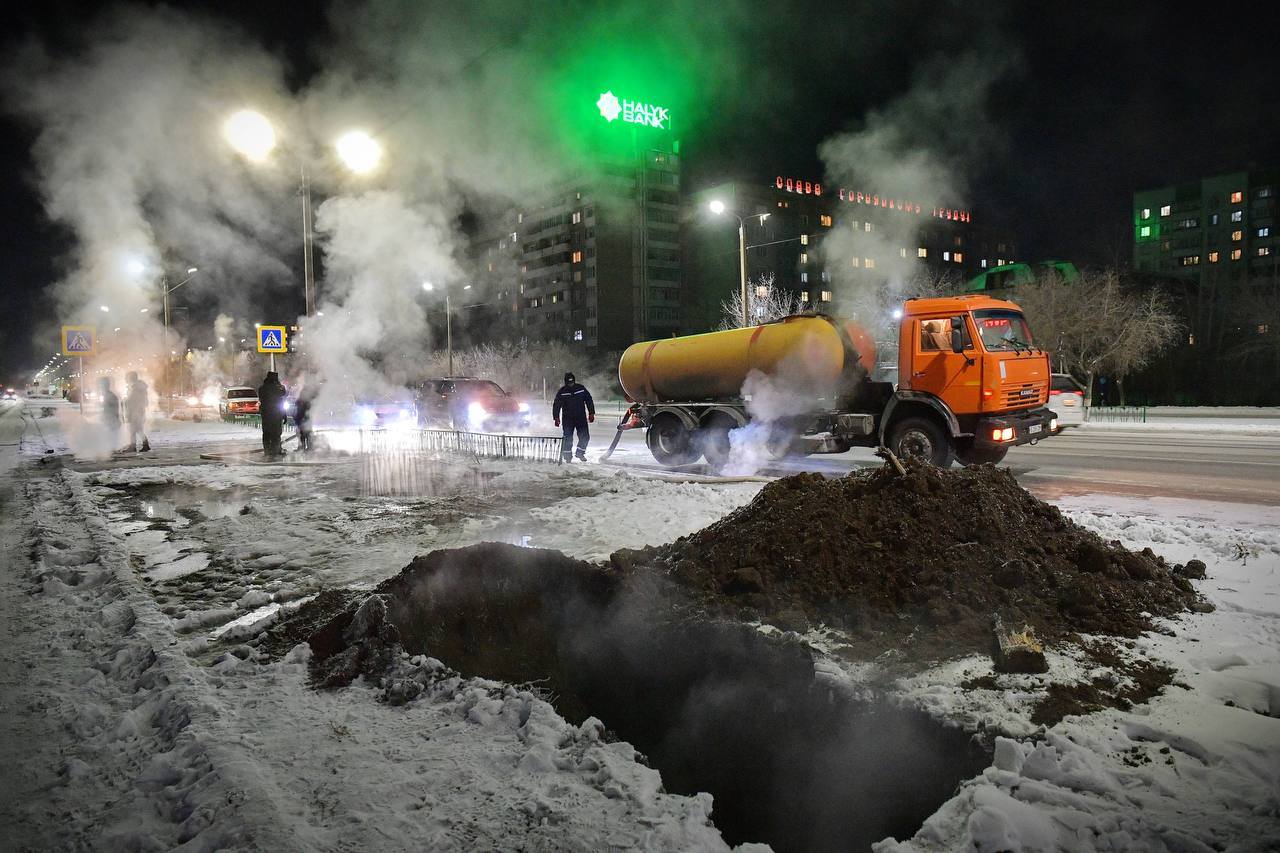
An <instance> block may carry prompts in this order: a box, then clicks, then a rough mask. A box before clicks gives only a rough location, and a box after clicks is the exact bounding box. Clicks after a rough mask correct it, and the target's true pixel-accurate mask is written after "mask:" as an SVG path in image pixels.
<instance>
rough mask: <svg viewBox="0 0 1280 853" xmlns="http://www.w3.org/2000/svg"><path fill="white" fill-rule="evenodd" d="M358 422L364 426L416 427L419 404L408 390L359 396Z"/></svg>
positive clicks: (357, 401)
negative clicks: (399, 392)
mask: <svg viewBox="0 0 1280 853" xmlns="http://www.w3.org/2000/svg"><path fill="white" fill-rule="evenodd" d="M355 402H356V422H357V425H358V426H364V427H378V428H386V427H398V426H399V427H402V426H408V427H415V426H417V425H418V406H417V404H416V403H415V402H414V400H413V398H412V397H411V396H410V395H409V393H408V392H407V391H406V392H405V393H404V395H403V396H401V395H399V394H394V395H383V396H371V397H365V398H358V399H357V400H356V401H355Z"/></svg>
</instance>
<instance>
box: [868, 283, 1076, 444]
mask: <svg viewBox="0 0 1280 853" xmlns="http://www.w3.org/2000/svg"><path fill="white" fill-rule="evenodd" d="M898 331H899V335H898V383H897V384H898V387H897V389H896V390H895V392H894V394H893V397H892V398H891V399H890V400H889V402H888V405H887V406H886V408H885V411H884V413H883V416H882V417H881V419H880V438H881V442H882V443H884V444H886V445H887V446H888V447H890V448H891V449H894V450H895V451H896V452H897V451H901V452H902V453H903V455H916V456H925V457H929V458H931V459H932V460H933V461H934V462H935V463H939V464H942V463H944V462H948V461H950V460H949V459H947V456H948V454H947V452H946V449H945V447H941V446H940V445H949V446H950V448H951V451H952V452H953V453H954V455H955V457H956V458H958V459H959V460H960V461H961V462H965V463H970V464H972V463H978V462H997V461H999V460H1000V459H1003V458H1004V455H1005V453H1006V452H1007V451H1008V449H1009V448H1010V447H1014V446H1016V445H1019V444H1027V443H1033V442H1036V441H1039V440H1040V439H1042V438H1045V437H1046V436H1047V435H1049V434H1050V432H1051V431H1052V429H1053V426H1054V423H1053V421H1054V414H1053V412H1052V411H1050V410H1049V409H1047V408H1046V407H1045V405H1046V403H1047V402H1048V399H1049V377H1050V369H1049V356H1048V353H1046V352H1045V351H1044V350H1043V349H1041V348H1040V347H1038V346H1036V344H1035V343H1034V339H1033V338H1032V335H1031V330H1030V328H1029V327H1028V325H1027V321H1026V318H1025V317H1024V316H1023V314H1022V309H1020V308H1019V307H1018V306H1017V305H1015V304H1014V303H1012V302H1008V301H1005V300H1001V299H993V298H991V297H988V296H954V297H944V298H939V299H909V300H907V302H906V303H905V304H904V305H903V309H902V319H901V324H900V326H899V330H898Z"/></svg>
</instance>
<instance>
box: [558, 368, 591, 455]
mask: <svg viewBox="0 0 1280 853" xmlns="http://www.w3.org/2000/svg"><path fill="white" fill-rule="evenodd" d="M551 418H552V420H554V421H555V422H556V426H561V424H563V429H564V439H563V440H562V441H561V442H560V458H561V459H563V460H564V461H565V462H571V461H573V457H574V456H577V457H578V459H580V460H581V461H583V462H586V461H587V454H586V452H585V451H586V449H587V443H588V442H589V441H591V433H590V431H589V430H588V429H587V424H589V423H595V420H596V404H595V402H594V401H592V399H591V392H590V391H588V390H587V389H586V388H583V387H582V386H581V385H579V384H578V383H577V381H576V380H575V379H574V378H573V374H572V373H566V374H565V375H564V387H562V388H561V389H560V390H559V391H557V392H556V399H555V402H554V403H552V404H551ZM574 432H577V433H578V450H577V452H576V453H573V454H570V452H569V451H570V450H571V449H572V448H573V434H574Z"/></svg>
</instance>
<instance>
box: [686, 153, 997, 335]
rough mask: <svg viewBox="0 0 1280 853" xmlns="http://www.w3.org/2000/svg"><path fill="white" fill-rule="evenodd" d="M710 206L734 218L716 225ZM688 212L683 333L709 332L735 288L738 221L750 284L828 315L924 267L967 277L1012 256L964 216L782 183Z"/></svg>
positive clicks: (992, 232)
mask: <svg viewBox="0 0 1280 853" xmlns="http://www.w3.org/2000/svg"><path fill="white" fill-rule="evenodd" d="M712 200H719V201H721V202H722V203H723V204H724V205H725V208H726V211H727V212H728V213H729V214H731V215H728V216H722V217H719V218H717V217H716V216H715V215H714V214H712V213H711V212H710V211H709V210H708V204H709V202H710V201H712ZM688 213H689V222H690V224H689V227H688V231H687V233H688V235H689V241H688V249H687V251H686V284H687V295H688V299H689V303H688V310H687V312H686V313H687V327H688V331H705V330H707V329H708V328H714V327H715V326H716V324H718V323H719V322H720V314H721V311H720V303H721V302H722V301H724V300H725V299H726V298H728V297H729V296H731V295H732V294H733V292H734V291H735V290H736V289H737V288H738V287H739V282H740V271H739V253H738V218H739V217H740V218H741V219H742V220H743V222H744V223H745V228H746V234H745V236H746V245H747V247H748V248H747V253H746V254H747V277H748V279H749V280H750V281H753V282H756V281H759V280H767V279H770V278H771V279H772V281H773V286H774V287H776V288H781V289H782V290H784V291H786V292H789V293H794V294H797V295H799V296H800V297H801V299H802V300H803V302H804V303H805V305H806V307H808V308H812V309H816V310H820V311H831V312H834V313H841V311H842V304H844V305H847V303H848V302H849V301H851V299H852V298H853V296H854V295H855V292H857V291H859V290H860V289H863V288H865V287H867V286H871V287H883V286H891V285H892V283H893V282H892V280H893V279H901V278H902V277H903V276H905V275H911V274H915V273H916V272H917V271H918V270H920V269H922V268H923V269H927V270H930V271H931V272H932V273H934V274H936V275H939V276H941V275H948V276H950V277H954V278H956V279H968V278H970V277H972V276H974V275H976V274H977V273H979V272H981V271H982V270H984V269H988V268H991V267H995V266H999V265H1001V264H1005V263H1008V262H1011V261H1013V260H1015V258H1016V253H1017V249H1016V246H1015V245H1014V241H1013V238H1012V237H1011V236H1009V235H1008V234H1007V233H1005V232H1003V231H1001V230H999V229H992V228H986V227H983V226H981V225H978V224H975V223H974V222H973V215H972V213H971V212H970V211H968V210H963V209H959V208H952V207H939V206H936V205H934V204H932V203H926V202H925V201H923V200H917V199H912V198H904V197H899V196H893V195H887V194H886V195H881V194H880V193H879V192H878V191H877V189H875V188H863V189H852V188H845V187H831V186H824V185H822V184H820V183H817V182H814V181H805V180H799V179H795V178H787V177H783V176H777V177H774V178H772V179H770V180H768V181H758V182H751V181H737V182H733V183H728V184H723V185H720V186H717V187H713V188H711V189H709V190H706V191H702V192H699V193H696V194H694V195H693V196H691V198H690V202H689V211H688ZM753 286H755V285H753Z"/></svg>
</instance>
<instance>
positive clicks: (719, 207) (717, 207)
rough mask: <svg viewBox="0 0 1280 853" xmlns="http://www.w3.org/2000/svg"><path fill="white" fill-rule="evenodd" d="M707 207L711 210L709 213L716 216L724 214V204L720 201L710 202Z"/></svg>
mask: <svg viewBox="0 0 1280 853" xmlns="http://www.w3.org/2000/svg"><path fill="white" fill-rule="evenodd" d="M708 207H710V208H711V212H712V213H714V214H715V215H716V216H719V215H720V214H722V213H724V202H722V201H721V200H720V199H716V200H715V201H713V202H711V204H710V205H708Z"/></svg>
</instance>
